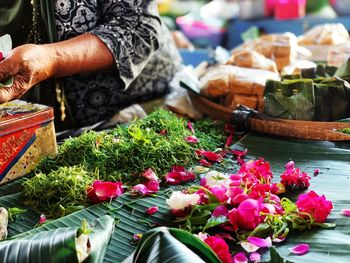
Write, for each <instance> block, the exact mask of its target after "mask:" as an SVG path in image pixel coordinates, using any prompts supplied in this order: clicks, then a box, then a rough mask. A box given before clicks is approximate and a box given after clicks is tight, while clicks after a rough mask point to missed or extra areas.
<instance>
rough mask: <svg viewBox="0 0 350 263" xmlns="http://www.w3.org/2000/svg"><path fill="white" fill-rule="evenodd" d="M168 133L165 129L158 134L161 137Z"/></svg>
mask: <svg viewBox="0 0 350 263" xmlns="http://www.w3.org/2000/svg"><path fill="white" fill-rule="evenodd" d="M167 133H168V131H167V130H166V129H163V130H161V131H160V132H159V134H161V135H166V134H167Z"/></svg>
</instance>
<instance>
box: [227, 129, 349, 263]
mask: <svg viewBox="0 0 350 263" xmlns="http://www.w3.org/2000/svg"><path fill="white" fill-rule="evenodd" d="M234 148H236V149H245V148H247V149H248V151H249V155H248V156H247V157H248V158H256V157H264V159H265V160H267V161H269V162H270V164H271V167H272V169H273V173H274V175H275V178H274V180H275V181H276V182H278V181H279V180H280V178H279V175H280V174H282V172H283V171H284V169H285V168H284V164H285V163H287V162H288V161H289V160H293V161H294V162H295V165H296V167H300V168H301V170H302V171H305V172H307V173H308V174H309V175H310V176H311V177H312V179H311V181H310V183H311V186H310V188H309V189H310V190H314V191H315V192H316V193H318V194H324V195H325V196H326V197H327V199H329V200H331V201H332V202H333V206H334V209H333V210H332V213H331V214H330V216H329V219H328V221H327V222H329V223H335V224H336V227H335V228H334V229H322V228H315V229H312V230H308V231H303V232H294V233H291V234H289V235H288V237H287V241H286V242H285V243H281V244H280V245H278V246H277V252H278V253H279V254H280V255H281V256H282V257H283V258H285V259H286V260H289V261H292V262H310V263H313V262H314V263H316V262H337V263H338V262H344V263H345V262H349V261H350V253H349V251H350V219H349V218H347V217H345V216H343V215H341V214H340V211H341V210H342V209H345V208H348V209H349V208H350V195H349V189H350V180H349V172H350V162H349V160H350V144H348V143H331V142H307V141H303V140H286V139H285V138H279V137H266V136H264V135H262V134H257V133H254V134H250V135H248V136H246V137H244V138H243V139H242V140H241V141H240V142H239V143H238V144H236V145H235V146H234ZM316 168H318V169H320V170H321V173H320V174H319V175H318V176H316V177H315V176H312V175H313V170H314V169H316ZM298 194H299V193H298ZM289 197H290V198H291V199H292V200H294V201H295V200H296V198H297V195H291V196H289ZM300 243H308V244H309V245H310V247H311V249H310V252H309V253H308V254H306V255H303V256H297V255H293V254H291V253H290V251H289V248H291V247H293V246H294V245H297V244H300ZM264 257H265V259H266V257H268V256H267V255H264Z"/></svg>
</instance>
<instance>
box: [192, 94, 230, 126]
mask: <svg viewBox="0 0 350 263" xmlns="http://www.w3.org/2000/svg"><path fill="white" fill-rule="evenodd" d="M188 95H189V97H190V99H191V101H192V104H193V106H194V107H195V108H196V109H198V110H199V111H201V112H203V113H204V114H206V115H208V117H210V118H212V119H214V120H222V121H225V122H231V118H232V109H230V108H227V107H224V106H222V105H220V104H217V103H214V102H212V101H210V100H208V99H206V98H204V97H203V96H200V95H198V94H196V93H194V92H192V91H188Z"/></svg>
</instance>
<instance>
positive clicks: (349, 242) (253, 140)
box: [0, 134, 350, 263]
mask: <svg viewBox="0 0 350 263" xmlns="http://www.w3.org/2000/svg"><path fill="white" fill-rule="evenodd" d="M233 147H234V148H237V149H244V148H248V153H249V154H248V156H247V157H248V158H259V157H263V158H265V159H266V160H267V161H269V162H270V163H271V166H272V170H273V173H274V175H275V180H276V181H279V175H280V174H281V173H282V172H283V171H284V165H285V163H286V162H288V161H289V160H293V161H294V162H295V164H296V166H297V167H300V168H301V170H303V171H305V172H307V173H308V174H309V175H310V176H312V174H313V170H314V169H316V168H318V169H320V170H321V173H320V174H319V175H318V176H316V177H314V176H312V179H311V186H310V189H312V190H314V191H316V192H317V193H318V194H324V195H325V196H326V197H327V198H328V199H329V200H331V201H332V202H333V206H334V209H333V211H332V213H331V214H330V216H329V219H328V222H330V223H336V225H337V226H336V227H335V228H334V229H320V228H317V229H312V230H309V231H304V232H297V233H292V234H290V235H289V236H288V239H287V241H285V242H284V243H281V244H280V245H278V246H277V248H276V250H277V252H278V254H279V255H281V256H282V257H283V258H285V259H286V260H288V261H291V262H315V263H316V262H350V218H348V217H345V216H343V215H341V214H340V211H341V210H342V209H344V208H350V193H349V189H350V162H349V161H350V144H346V143H331V142H306V141H301V140H288V139H286V138H278V137H266V136H264V135H260V134H249V135H247V136H245V137H243V139H242V140H241V141H239V143H237V144H236V145H234V146H233ZM225 165H226V166H227V169H231V170H234V169H236V168H232V167H233V166H234V165H233V163H232V162H228V161H227V162H226V161H224V162H223V163H222V164H221V166H220V169H226V168H224V167H222V166H225ZM21 180H23V179H21ZM21 180H19V181H21ZM187 186H188V185H187ZM184 187H186V185H184V186H172V187H170V188H164V187H162V190H161V191H160V192H158V193H157V195H154V196H149V197H146V198H140V199H135V198H134V197H132V196H131V195H130V194H128V193H126V194H123V195H122V196H120V197H118V198H116V199H114V200H113V201H112V202H110V203H102V204H97V205H93V206H90V207H88V208H84V209H82V210H80V211H77V212H74V213H72V214H69V215H67V216H64V217H62V218H60V219H56V220H52V221H49V222H47V223H45V224H44V225H43V226H40V227H36V228H34V229H33V227H34V226H35V225H36V224H37V222H38V219H39V213H36V212H34V211H31V210H30V209H28V208H26V207H25V206H23V203H22V200H23V196H22V195H21V192H20V183H18V182H17V181H14V182H11V183H9V184H7V185H4V186H1V188H0V189H1V191H0V206H4V207H7V208H9V207H19V208H25V209H27V211H26V212H24V213H23V214H21V215H19V216H17V217H16V218H15V219H14V221H10V222H9V236H10V237H11V238H20V237H25V236H30V235H34V234H37V233H41V232H45V231H50V230H54V229H57V228H69V227H79V226H80V224H81V222H82V220H83V219H86V220H87V221H88V222H92V221H94V220H95V219H96V218H99V217H101V216H104V215H106V214H108V215H111V216H112V217H113V218H114V219H115V221H116V227H115V230H114V232H113V234H112V237H111V240H110V243H109V245H108V247H107V250H106V254H105V256H104V259H103V262H113V263H115V262H122V261H123V260H125V259H126V258H127V257H128V256H130V255H131V254H132V253H133V252H134V251H135V249H136V245H135V244H134V243H133V242H132V240H133V235H134V234H138V233H140V234H144V233H146V232H147V231H149V230H150V229H152V228H154V227H156V226H169V224H170V225H171V222H172V221H173V219H174V218H173V216H172V215H171V214H170V210H169V208H168V206H167V204H166V202H165V200H166V198H167V197H169V196H170V194H171V190H180V189H181V188H184ZM292 198H296V196H294V197H293V196H292ZM155 205H157V206H158V208H159V211H158V212H157V213H155V214H154V215H152V216H148V215H147V214H146V209H147V208H149V207H151V206H155ZM299 243H308V244H309V245H310V247H311V249H310V252H309V253H308V254H306V255H303V256H295V255H292V254H290V252H289V248H291V247H293V246H294V245H296V244H299ZM0 244H1V242H0ZM269 258H270V256H269V253H268V251H266V253H265V254H264V255H263V260H264V262H265V261H268V260H269Z"/></svg>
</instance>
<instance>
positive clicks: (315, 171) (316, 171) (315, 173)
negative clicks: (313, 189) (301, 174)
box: [314, 168, 321, 176]
mask: <svg viewBox="0 0 350 263" xmlns="http://www.w3.org/2000/svg"><path fill="white" fill-rule="evenodd" d="M320 172H321V170H320V169H318V168H316V169H315V170H314V176H317V175H319V173H320Z"/></svg>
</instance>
